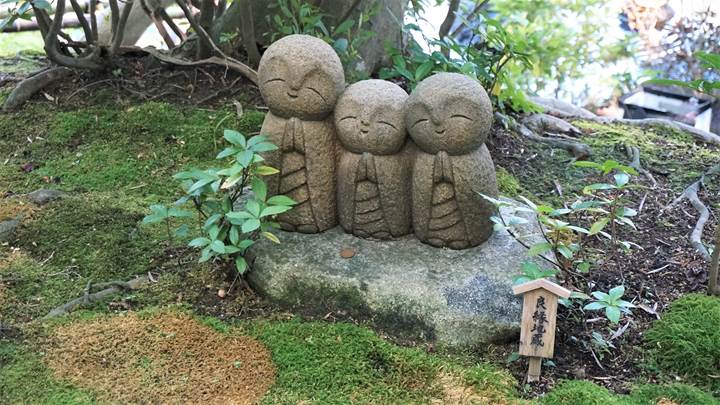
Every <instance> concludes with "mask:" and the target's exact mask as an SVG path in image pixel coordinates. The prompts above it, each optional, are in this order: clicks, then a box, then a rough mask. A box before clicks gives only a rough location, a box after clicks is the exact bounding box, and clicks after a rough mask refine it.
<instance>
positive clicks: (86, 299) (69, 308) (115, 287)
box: [43, 276, 148, 319]
mask: <svg viewBox="0 0 720 405" xmlns="http://www.w3.org/2000/svg"><path fill="white" fill-rule="evenodd" d="M147 282H148V278H147V276H143V277H137V278H134V279H132V280H130V281H109V282H106V283H98V284H91V283H88V284H87V286H86V287H85V294H84V295H83V296H82V297H78V298H75V299H74V300H72V301H69V302H67V303H66V304H63V305H60V306H59V307H56V308H53V309H52V310H51V311H50V312H48V314H47V315H45V316H44V317H43V319H51V318H56V317H58V316H62V315H66V314H69V313H70V312H73V311H75V310H76V309H78V308H80V307H82V306H83V305H88V304H91V303H93V302H97V301H100V300H103V299H105V298H107V297H110V296H113V295H115V294H117V293H119V292H122V291H130V290H137V289H138V288H139V287H140V286H141V285H143V284H145V283H147ZM93 287H95V288H103V290H100V291H98V292H95V293H92V294H91V293H90V291H91V289H92V288H93Z"/></svg>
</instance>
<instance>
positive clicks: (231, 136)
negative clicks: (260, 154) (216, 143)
mask: <svg viewBox="0 0 720 405" xmlns="http://www.w3.org/2000/svg"><path fill="white" fill-rule="evenodd" d="M223 138H225V140H226V141H228V142H230V143H231V144H233V145H237V146H241V147H242V148H243V149H244V148H245V147H246V145H247V142H246V140H245V137H244V136H243V134H241V133H240V132H237V131H233V130H232V129H226V130H225V131H224V132H223Z"/></svg>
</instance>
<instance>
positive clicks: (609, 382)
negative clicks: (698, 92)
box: [489, 129, 720, 396]
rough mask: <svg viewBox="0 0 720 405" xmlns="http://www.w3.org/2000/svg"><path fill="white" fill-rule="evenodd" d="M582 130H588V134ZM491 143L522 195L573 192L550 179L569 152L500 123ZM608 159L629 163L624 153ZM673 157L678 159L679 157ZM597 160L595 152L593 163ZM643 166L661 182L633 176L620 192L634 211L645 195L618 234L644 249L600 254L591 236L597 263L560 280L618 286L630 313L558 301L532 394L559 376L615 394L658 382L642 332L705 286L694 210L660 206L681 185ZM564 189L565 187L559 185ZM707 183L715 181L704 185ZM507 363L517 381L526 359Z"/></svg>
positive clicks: (706, 195) (714, 196) (709, 228)
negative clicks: (596, 340) (694, 240)
mask: <svg viewBox="0 0 720 405" xmlns="http://www.w3.org/2000/svg"><path fill="white" fill-rule="evenodd" d="M585 136H591V134H590V133H586V134H585ZM489 146H490V151H491V154H492V156H493V159H494V161H495V164H496V165H498V166H502V167H504V168H505V169H506V170H507V171H508V172H509V173H511V174H513V175H514V176H516V177H517V178H518V179H519V180H520V184H521V186H523V188H524V189H525V190H523V191H521V194H522V193H523V192H528V193H531V194H525V195H526V196H528V197H530V198H532V197H533V196H534V197H535V198H532V199H535V200H542V201H548V202H549V201H552V204H556V205H555V206H557V204H558V201H560V200H565V201H568V200H569V201H570V202H572V201H573V192H577V191H578V186H577V185H575V186H573V185H570V187H568V186H567V185H566V184H562V183H564V180H563V179H560V178H558V179H556V178H552V176H553V173H554V172H557V170H556V169H557V168H558V167H560V170H562V166H563V165H566V166H567V165H569V163H571V159H570V157H569V156H567V155H566V154H565V153H564V152H559V151H550V150H549V149H547V148H544V147H541V146H538V145H534V144H531V143H528V142H527V141H525V140H524V139H523V138H520V137H519V136H517V135H515V134H511V133H507V132H504V131H501V130H500V129H498V132H496V135H495V136H494V137H493V139H492V140H491V143H490V145H489ZM596 152H598V155H602V154H604V153H609V154H612V153H613V151H607V150H605V151H603V150H596ZM553 155H554V156H553ZM609 157H612V158H614V159H616V160H618V161H619V162H621V163H625V164H626V163H627V161H626V160H623V156H622V155H616V156H609ZM687 157H688V158H689V157H690V156H687ZM675 158H676V159H678V158H679V159H682V156H675ZM602 160H603V159H600V158H598V157H595V161H600V162H601V161H602ZM677 163H679V164H680V165H683V164H688V166H689V162H683V161H682V160H680V161H679V162H677ZM646 168H647V169H649V170H651V171H653V172H654V173H653V175H654V177H655V178H656V180H657V181H658V183H659V184H658V186H657V187H656V188H654V189H653V188H651V184H650V182H649V181H648V180H647V179H646V178H644V177H642V176H637V177H633V181H634V182H636V183H639V185H640V186H641V187H637V188H634V189H632V190H631V191H630V192H629V194H628V195H627V196H626V198H627V201H628V202H627V206H629V207H632V208H635V209H638V208H639V205H640V203H641V201H642V200H643V199H644V203H643V208H642V210H641V211H640V210H639V214H638V216H637V217H635V218H633V222H634V223H635V225H636V227H637V230H636V231H634V230H631V229H629V228H624V229H623V233H624V234H621V235H620V236H621V238H622V239H624V240H629V241H632V242H634V243H637V244H638V245H640V246H641V247H642V248H641V249H638V248H633V249H632V250H631V251H629V252H623V251H622V250H619V251H618V253H617V254H616V255H615V257H614V258H613V257H611V255H610V254H607V253H603V252H607V247H606V245H604V244H603V243H601V242H600V241H599V240H597V239H595V240H591V241H590V246H591V247H592V248H595V249H597V252H598V255H597V256H596V259H597V260H598V265H597V266H594V267H593V269H592V270H591V271H590V272H589V273H588V274H587V275H585V276H584V277H583V278H575V279H574V280H570V279H568V278H565V280H564V283H565V286H566V287H570V288H571V289H573V290H576V291H581V292H585V293H587V294H589V293H590V292H592V291H604V292H607V291H608V290H609V289H611V288H613V287H615V286H617V285H621V284H624V285H625V287H626V293H625V296H624V297H623V299H625V300H627V301H631V302H632V303H634V304H635V305H637V306H638V308H634V309H633V313H632V315H631V316H624V317H623V318H622V319H621V321H620V324H618V325H612V324H610V322H609V321H608V320H607V319H606V318H605V317H604V314H602V313H601V312H597V311H586V312H583V311H582V310H581V309H580V307H581V306H582V305H580V306H576V307H575V308H572V309H569V308H566V307H563V306H560V309H559V314H558V327H557V336H556V345H555V356H554V358H553V359H552V363H548V364H545V366H544V367H543V375H542V379H541V381H540V383H538V384H536V385H533V386H532V387H530V391H529V392H528V394H530V395H531V396H534V395H536V394H539V393H544V392H547V391H548V390H549V389H550V388H552V387H553V386H554V385H555V384H556V382H558V380H560V379H570V378H572V379H590V380H592V381H594V382H596V383H598V384H601V385H604V386H606V387H608V388H610V389H612V390H613V391H616V392H619V393H627V392H629V390H630V388H631V385H632V384H633V383H635V382H637V380H638V378H639V377H642V379H643V380H647V381H650V382H654V381H656V380H657V376H655V375H653V374H652V372H650V371H648V370H645V369H644V368H643V364H644V363H645V358H644V353H643V349H642V345H643V334H644V331H645V330H647V329H648V328H649V327H650V325H651V324H652V322H653V321H654V320H656V319H659V316H661V314H662V312H663V311H664V310H665V309H666V308H667V306H668V304H669V303H670V302H671V301H673V300H675V299H676V298H678V297H679V296H681V295H684V294H687V293H689V292H697V291H702V290H704V289H706V284H707V271H708V263H707V262H706V261H705V260H703V258H702V256H701V255H700V254H699V253H697V252H696V251H695V250H694V248H693V247H692V246H691V245H690V243H689V241H688V236H689V233H690V231H691V229H692V227H693V226H694V225H695V222H696V221H697V213H696V211H695V210H694V209H693V207H692V206H691V205H690V204H689V203H688V202H686V201H684V202H682V203H680V204H678V205H677V206H676V207H674V208H670V209H668V210H663V208H665V207H666V206H667V205H668V204H669V203H670V202H671V201H673V200H674V199H675V198H676V197H677V196H678V195H680V193H681V192H682V189H678V188H677V187H676V186H674V185H672V184H670V181H669V178H668V177H667V176H666V174H667V173H665V175H664V174H663V173H658V172H657V171H654V170H653V168H652V167H646ZM686 169H687V170H690V169H691V168H690V167H687V168H686ZM695 169H696V168H695ZM696 170H697V169H696ZM598 181H603V179H602V178H601V177H599V176H594V177H593V176H589V177H588V179H587V180H586V181H585V182H582V183H581V184H582V185H587V184H591V183H594V182H598ZM558 184H559V185H560V186H559V187H558V186H557V185H558ZM687 185H689V183H688V184H687ZM563 187H565V188H566V189H565V190H563ZM710 187H715V186H714V185H713V184H709V187H708V188H710ZM580 188H581V187H580ZM558 190H562V192H563V194H564V195H563V196H560V195H559V192H558ZM568 195H569V197H568ZM699 197H700V198H701V200H702V201H704V202H705V204H706V205H707V206H708V207H713V206H717V204H718V203H720V196H718V193H717V192H710V191H708V190H707V188H706V189H703V190H702V191H701V192H700V193H699ZM716 224H717V219H716V218H715V217H714V216H711V218H710V220H709V221H708V222H707V225H706V227H705V230H704V235H703V241H705V242H706V243H707V242H710V241H712V240H713V233H714V228H715V226H716ZM585 225H589V224H585ZM623 329H624V331H622V330H623ZM594 332H596V333H600V334H601V335H602V336H603V338H604V339H606V340H608V341H610V343H611V344H612V345H613V346H614V348H611V347H608V348H602V347H600V346H598V345H594V344H592V343H591V342H592V341H593V338H592V337H593V333H594ZM615 335H617V336H616V337H613V336H615ZM516 351H517V345H516V344H511V345H507V346H505V347H503V348H501V350H500V351H499V353H495V355H496V356H497V358H498V360H503V358H508V357H510V355H511V354H512V353H513V352H516ZM509 367H510V370H511V371H512V372H513V374H514V375H515V376H516V377H517V379H518V381H519V382H521V383H522V382H523V381H524V378H525V374H526V372H527V364H526V362H525V361H514V362H512V363H511V364H510V365H509Z"/></svg>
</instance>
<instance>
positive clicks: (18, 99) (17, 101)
mask: <svg viewBox="0 0 720 405" xmlns="http://www.w3.org/2000/svg"><path fill="white" fill-rule="evenodd" d="M71 73H72V70H70V69H68V68H65V67H54V68H50V69H46V70H42V71H40V72H38V73H36V74H34V75H32V76H30V77H28V78H27V79H25V80H23V81H21V82H20V83H18V84H17V86H15V89H13V91H12V93H10V95H9V96H8V98H7V100H5V104H4V105H3V110H4V111H13V110H15V109H17V108H19V107H20V106H22V105H23V104H24V103H25V102H26V101H27V100H29V99H30V97H32V96H33V95H35V94H36V93H37V92H38V91H40V90H42V89H43V88H45V87H47V86H48V85H50V83H53V82H55V81H57V80H60V79H63V78H65V77H67V76H69V75H70V74H71Z"/></svg>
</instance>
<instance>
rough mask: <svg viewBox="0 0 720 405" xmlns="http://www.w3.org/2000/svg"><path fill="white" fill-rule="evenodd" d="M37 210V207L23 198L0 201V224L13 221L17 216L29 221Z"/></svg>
mask: <svg viewBox="0 0 720 405" xmlns="http://www.w3.org/2000/svg"><path fill="white" fill-rule="evenodd" d="M37 210H38V208H37V206H35V205H34V204H33V203H31V202H29V201H26V200H25V199H23V198H4V199H0V222H2V221H8V220H11V219H15V218H16V217H17V216H18V215H22V217H23V219H29V218H31V217H32V214H34V213H35V211H37Z"/></svg>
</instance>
